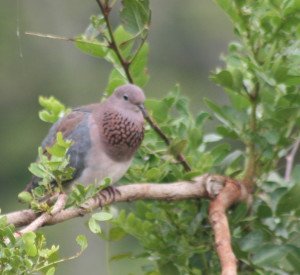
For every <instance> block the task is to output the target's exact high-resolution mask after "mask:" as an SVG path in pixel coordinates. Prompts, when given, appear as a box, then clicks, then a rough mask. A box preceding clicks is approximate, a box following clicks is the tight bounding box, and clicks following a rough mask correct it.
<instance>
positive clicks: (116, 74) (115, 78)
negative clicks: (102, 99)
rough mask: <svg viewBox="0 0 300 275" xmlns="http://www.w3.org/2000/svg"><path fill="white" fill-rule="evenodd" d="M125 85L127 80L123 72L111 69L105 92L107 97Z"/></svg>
mask: <svg viewBox="0 0 300 275" xmlns="http://www.w3.org/2000/svg"><path fill="white" fill-rule="evenodd" d="M127 83H128V80H127V78H126V75H125V74H124V72H122V73H121V71H120V70H117V69H113V70H112V71H111V73H110V75H109V79H108V84H107V86H106V89H105V91H106V92H107V94H108V95H111V94H112V93H113V92H114V90H115V89H116V88H117V87H119V86H121V85H123V84H127Z"/></svg>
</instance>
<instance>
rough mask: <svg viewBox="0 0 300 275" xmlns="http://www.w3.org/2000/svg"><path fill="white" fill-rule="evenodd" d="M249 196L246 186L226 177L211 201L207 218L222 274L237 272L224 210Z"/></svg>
mask: <svg viewBox="0 0 300 275" xmlns="http://www.w3.org/2000/svg"><path fill="white" fill-rule="evenodd" d="M248 198H250V196H249V194H248V192H247V189H246V187H245V186H244V185H243V184H241V183H239V182H237V181H234V180H232V179H229V178H228V179H226V182H225V187H224V188H223V190H222V191H221V192H220V194H219V195H218V196H217V197H216V198H215V199H214V200H212V201H211V203H210V208H209V219H210V223H211V225H212V228H213V231H214V234H215V245H216V250H217V253H218V255H219V259H220V262H221V267H222V275H235V274H237V259H236V257H235V255H234V253H233V251H232V247H231V234H230V228H229V224H228V220H227V216H226V210H227V209H228V208H229V207H230V206H231V205H232V204H234V203H236V202H238V201H241V200H246V199H248Z"/></svg>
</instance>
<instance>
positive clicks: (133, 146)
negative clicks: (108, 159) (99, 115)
mask: <svg viewBox="0 0 300 275" xmlns="http://www.w3.org/2000/svg"><path fill="white" fill-rule="evenodd" d="M102 125H103V132H102V133H103V137H104V140H105V143H106V144H107V149H108V151H107V153H108V154H110V155H111V156H112V157H114V158H115V159H124V158H131V157H132V155H133V154H134V152H135V151H136V150H137V148H138V147H139V146H140V144H141V142H142V140H143V138H144V126H143V121H142V120H141V121H132V120H130V118H129V117H126V116H124V115H122V114H121V113H118V112H109V111H106V112H105V113H104V115H103V120H102ZM116 152H118V154H116Z"/></svg>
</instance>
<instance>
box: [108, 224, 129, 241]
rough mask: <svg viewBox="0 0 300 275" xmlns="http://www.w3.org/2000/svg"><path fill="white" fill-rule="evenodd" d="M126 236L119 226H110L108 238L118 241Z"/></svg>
mask: <svg viewBox="0 0 300 275" xmlns="http://www.w3.org/2000/svg"><path fill="white" fill-rule="evenodd" d="M125 236H126V232H125V231H124V230H123V229H122V228H121V227H112V228H111V229H110V230H109V237H108V238H109V240H110V241H119V240H121V239H123V238H124V237H125Z"/></svg>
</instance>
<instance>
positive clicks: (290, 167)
mask: <svg viewBox="0 0 300 275" xmlns="http://www.w3.org/2000/svg"><path fill="white" fill-rule="evenodd" d="M299 146H300V139H297V141H296V142H295V143H294V144H293V146H292V150H291V151H290V153H289V154H288V155H287V156H286V157H285V159H286V168H285V173H284V179H285V180H286V181H289V180H290V179H291V174H292V170H293V165H294V160H295V156H296V153H297V151H298V149H299Z"/></svg>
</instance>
